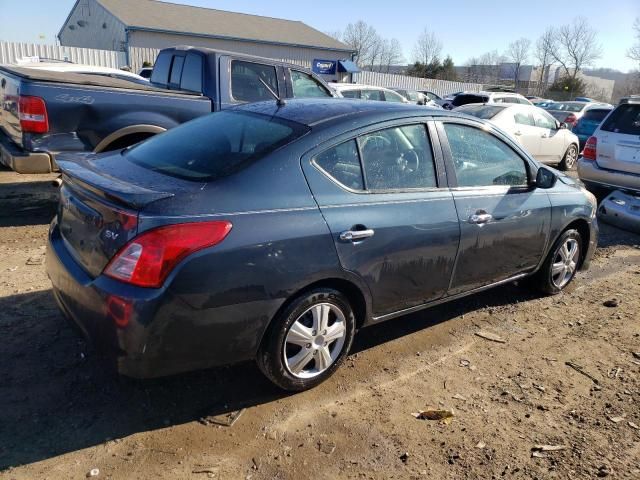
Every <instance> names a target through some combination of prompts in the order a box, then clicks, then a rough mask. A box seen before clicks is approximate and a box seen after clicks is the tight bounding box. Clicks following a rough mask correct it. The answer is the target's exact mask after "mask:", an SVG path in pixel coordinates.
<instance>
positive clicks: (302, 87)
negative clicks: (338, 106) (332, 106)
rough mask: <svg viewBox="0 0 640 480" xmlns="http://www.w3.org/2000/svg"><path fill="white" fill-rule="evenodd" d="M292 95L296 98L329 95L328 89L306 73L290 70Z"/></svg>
mask: <svg viewBox="0 0 640 480" xmlns="http://www.w3.org/2000/svg"><path fill="white" fill-rule="evenodd" d="M291 84H292V85H293V96H294V97H296V98H312V97H330V96H331V94H330V93H329V91H328V90H327V89H326V88H325V87H324V85H322V84H321V83H320V82H319V81H318V80H316V79H315V78H313V77H312V76H311V75H309V74H308V73H304V72H299V71H298V70H291Z"/></svg>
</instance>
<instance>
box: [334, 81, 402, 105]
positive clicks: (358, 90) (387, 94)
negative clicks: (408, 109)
mask: <svg viewBox="0 0 640 480" xmlns="http://www.w3.org/2000/svg"><path fill="white" fill-rule="evenodd" d="M331 88H333V90H334V91H335V92H336V93H337V94H338V96H340V97H342V98H352V99H353V98H356V99H360V100H377V101H380V102H396V103H413V102H410V101H409V100H407V99H406V98H405V97H403V96H402V95H400V94H399V93H397V92H394V91H393V90H391V89H390V88H384V87H376V86H373V85H360V84H357V83H332V84H331Z"/></svg>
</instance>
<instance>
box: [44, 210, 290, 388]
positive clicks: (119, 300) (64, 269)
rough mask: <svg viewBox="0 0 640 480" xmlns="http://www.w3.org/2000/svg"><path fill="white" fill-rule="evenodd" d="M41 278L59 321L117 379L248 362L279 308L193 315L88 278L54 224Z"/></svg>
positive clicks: (159, 298)
mask: <svg viewBox="0 0 640 480" xmlns="http://www.w3.org/2000/svg"><path fill="white" fill-rule="evenodd" d="M47 274H48V275H49V278H50V280H51V283H52V287H53V292H54V296H55V298H56V301H57V303H58V305H59V307H60V310H61V311H62V313H63V314H64V315H65V317H66V318H67V319H68V320H70V321H71V322H72V323H73V324H74V325H75V326H77V327H78V328H79V330H80V331H81V332H82V334H83V335H84V336H85V337H86V338H87V339H88V340H89V341H90V342H91V343H92V344H93V345H94V346H95V347H96V349H97V350H98V351H99V352H100V353H101V354H102V355H103V356H104V357H105V359H106V361H107V363H108V364H110V365H111V366H112V367H114V368H115V369H116V370H117V372H118V373H120V374H123V375H126V376H130V377H135V378H151V377H159V376H164V375H171V374H174V373H180V372H185V371H190V370H197V369H202V368H208V367H213V366H218V365H227V364H232V363H238V362H241V361H245V360H250V359H253V358H255V355H256V352H257V349H258V347H259V345H260V341H261V339H262V335H263V334H264V331H265V330H266V327H267V325H268V323H269V321H270V320H271V318H272V317H273V315H275V313H276V312H277V310H278V309H279V308H280V306H281V305H282V301H283V300H278V299H276V300H265V301H258V302H255V301H254V302H247V303H240V304H234V305H227V306H216V307H214V308H198V309H196V308H194V307H192V306H191V305H189V304H188V303H186V302H185V301H184V300H183V299H182V298H181V297H180V296H178V295H175V294H173V293H172V292H171V291H170V289H169V288H166V287H163V288H160V289H147V288H138V287H132V286H130V285H126V284H123V283H121V282H118V281H116V280H113V279H110V278H108V277H105V276H103V275H100V276H98V277H96V278H95V279H92V278H91V277H89V276H88V275H87V274H86V273H85V271H84V270H83V269H82V268H81V267H80V265H79V264H78V263H77V262H76V260H75V259H74V258H73V257H72V256H71V254H70V253H69V251H68V250H67V247H66V245H65V243H64V240H63V239H62V237H61V236H60V233H59V229H58V226H57V223H56V220H54V221H53V223H52V225H51V228H50V232H49V241H48V246H47ZM125 311H126V312H128V313H126V314H124V313H123V312H125ZM125 318H126V321H125Z"/></svg>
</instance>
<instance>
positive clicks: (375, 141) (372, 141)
mask: <svg viewBox="0 0 640 480" xmlns="http://www.w3.org/2000/svg"><path fill="white" fill-rule="evenodd" d="M389 146H391V140H389V139H388V138H387V137H383V136H382V135H370V136H368V137H365V139H364V141H363V142H362V150H364V149H365V148H375V149H381V148H384V147H389Z"/></svg>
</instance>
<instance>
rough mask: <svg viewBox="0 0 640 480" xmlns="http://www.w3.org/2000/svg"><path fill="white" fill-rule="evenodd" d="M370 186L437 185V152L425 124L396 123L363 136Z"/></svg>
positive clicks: (364, 159)
mask: <svg viewBox="0 0 640 480" xmlns="http://www.w3.org/2000/svg"><path fill="white" fill-rule="evenodd" d="M358 141H359V143H360V152H361V154H362V164H363V167H364V171H365V177H366V188H367V190H378V191H380V190H383V191H384V190H398V189H407V188H430V187H436V186H437V182H436V173H435V168H434V163H433V154H432V151H431V144H430V142H429V137H428V136H427V131H426V128H425V126H424V125H422V124H420V125H407V126H404V127H393V128H388V129H385V130H380V131H378V132H374V133H368V134H366V135H362V136H361V137H360V138H359V140H358Z"/></svg>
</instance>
